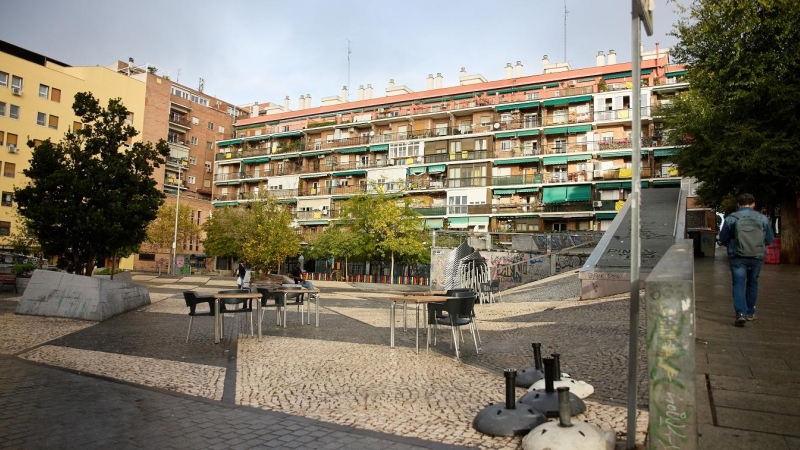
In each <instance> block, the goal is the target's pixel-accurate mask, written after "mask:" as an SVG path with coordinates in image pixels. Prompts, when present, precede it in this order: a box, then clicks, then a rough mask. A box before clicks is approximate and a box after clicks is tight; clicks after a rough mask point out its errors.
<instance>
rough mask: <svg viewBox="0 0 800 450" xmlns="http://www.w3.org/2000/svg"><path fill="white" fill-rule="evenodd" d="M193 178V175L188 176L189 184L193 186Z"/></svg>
mask: <svg viewBox="0 0 800 450" xmlns="http://www.w3.org/2000/svg"><path fill="white" fill-rule="evenodd" d="M194 181H195V178H194V175H189V184H194Z"/></svg>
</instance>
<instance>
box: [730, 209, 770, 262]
mask: <svg viewBox="0 0 800 450" xmlns="http://www.w3.org/2000/svg"><path fill="white" fill-rule="evenodd" d="M731 215H732V216H733V217H735V218H736V226H735V227H734V230H733V233H734V237H733V239H734V240H733V248H734V253H735V254H736V256H740V257H742V258H763V257H764V254H765V253H766V248H765V247H764V224H763V223H762V221H761V220H760V219H761V217H760V214H759V213H756V212H754V213H753V214H750V215H749V216H744V215H741V214H739V213H733V214H731Z"/></svg>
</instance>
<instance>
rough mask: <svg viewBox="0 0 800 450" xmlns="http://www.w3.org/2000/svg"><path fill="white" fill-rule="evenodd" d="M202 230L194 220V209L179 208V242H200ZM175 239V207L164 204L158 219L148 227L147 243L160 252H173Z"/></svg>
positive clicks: (182, 206) (187, 207)
mask: <svg viewBox="0 0 800 450" xmlns="http://www.w3.org/2000/svg"><path fill="white" fill-rule="evenodd" d="M201 231H202V229H201V228H200V225H197V223H195V221H194V220H192V209H191V208H190V207H189V206H187V205H179V206H178V240H177V242H178V243H180V242H189V241H198V240H199V239H200V232H201ZM174 238H175V205H168V204H164V205H161V208H159V209H158V215H157V217H156V219H155V220H154V221H152V222H150V226H148V227H147V241H148V242H150V243H152V244H153V245H155V246H156V247H158V248H159V249H160V250H168V251H169V250H171V249H172V240H173V239H174Z"/></svg>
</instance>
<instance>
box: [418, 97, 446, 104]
mask: <svg viewBox="0 0 800 450" xmlns="http://www.w3.org/2000/svg"><path fill="white" fill-rule="evenodd" d="M448 99H449V97H438V98H429V99H427V100H423V101H422V103H441V102H446V101H447V100H448Z"/></svg>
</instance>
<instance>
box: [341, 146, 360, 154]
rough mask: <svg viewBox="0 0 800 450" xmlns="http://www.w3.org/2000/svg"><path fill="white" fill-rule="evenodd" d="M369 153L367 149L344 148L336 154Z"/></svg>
mask: <svg viewBox="0 0 800 450" xmlns="http://www.w3.org/2000/svg"><path fill="white" fill-rule="evenodd" d="M365 151H367V147H353V148H343V149H341V150H336V153H361V152H365Z"/></svg>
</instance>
